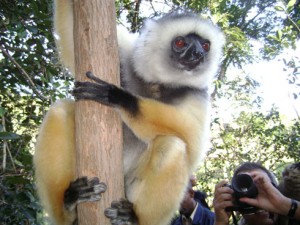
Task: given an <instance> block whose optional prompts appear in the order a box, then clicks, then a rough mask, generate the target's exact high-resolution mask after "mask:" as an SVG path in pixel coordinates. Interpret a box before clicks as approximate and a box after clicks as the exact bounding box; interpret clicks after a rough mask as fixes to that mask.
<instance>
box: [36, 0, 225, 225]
mask: <svg viewBox="0 0 300 225" xmlns="http://www.w3.org/2000/svg"><path fill="white" fill-rule="evenodd" d="M72 12H73V11H72V1H71V0H70V1H60V0H56V1H55V20H54V24H55V32H56V34H57V35H58V36H59V39H58V40H57V45H58V49H59V51H60V56H61V59H62V61H63V63H64V65H65V66H67V67H68V68H69V69H70V70H71V72H74V49H73V48H74V47H73V46H74V41H73V30H72V28H73V14H72ZM190 33H194V34H197V35H199V36H201V37H202V38H205V39H208V40H209V41H210V43H211V47H210V51H209V53H208V55H207V58H206V60H205V62H204V63H202V64H201V65H200V66H198V67H197V68H196V69H193V70H190V71H184V70H179V69H175V68H173V67H171V66H170V64H169V63H168V60H169V58H170V57H169V55H168V52H170V46H171V44H170V43H171V41H172V40H173V39H174V38H175V37H176V36H184V35H187V34H190ZM224 41H225V40H224V36H223V34H222V32H221V31H220V30H219V29H218V28H217V27H215V26H214V25H213V24H212V23H211V22H209V21H207V20H205V19H201V18H199V17H196V16H191V17H183V18H181V20H180V19H175V20H173V19H172V20H170V19H160V20H158V21H154V20H148V21H147V22H146V23H145V27H144V28H143V30H142V32H141V34H140V36H136V35H133V36H132V35H131V34H128V33H127V32H124V29H123V31H122V32H120V29H119V30H118V42H119V49H120V61H121V65H122V66H121V70H122V82H123V85H124V88H125V89H127V90H128V91H130V92H131V93H133V94H135V95H139V96H142V97H141V98H139V102H138V107H139V116H134V115H131V114H130V113H128V112H126V111H125V110H122V109H121V110H120V115H121V117H122V119H123V121H124V123H125V124H126V125H125V124H124V176H125V184H126V197H127V198H128V200H129V201H131V202H132V203H133V205H134V211H135V213H136V215H137V217H138V220H139V224H140V225H167V224H168V223H169V222H170V219H171V218H172V216H173V215H174V213H175V211H176V210H177V209H178V208H179V205H180V202H181V199H182V198H183V195H184V191H185V188H186V185H187V182H188V180H189V176H190V174H191V173H192V172H193V171H194V170H195V168H196V167H197V165H198V163H199V160H200V159H201V158H203V157H204V155H205V152H206V146H205V142H206V141H207V139H208V133H209V132H208V129H209V122H210V119H209V108H210V104H209V100H208V98H207V97H205V94H204V92H205V89H206V88H207V87H208V85H209V84H210V82H211V80H212V79H213V77H214V75H215V73H216V72H217V69H218V64H219V59H220V57H221V54H222V46H223V45H224ZM140 84H142V85H143V86H142V87H141V86H140ZM161 85H165V86H166V87H170V88H178V87H187V88H188V89H193V90H194V89H197V90H198V91H197V92H193V91H191V92H188V93H187V94H185V95H183V96H180V97H179V98H175V99H174V101H173V100H172V101H171V102H170V104H168V103H163V102H161V101H160V95H161V94H162V93H161V92H160V87H161ZM202 91H203V93H202ZM194 93H195V94H194ZM199 93H200V94H199ZM151 98H152V99H151ZM73 110H74V103H73V102H72V101H70V100H61V101H60V102H59V103H56V104H55V105H53V106H52V108H51V109H50V110H49V112H48V115H47V116H46V118H45V120H44V122H43V125H42V127H41V129H40V133H39V137H38V141H37V145H36V153H35V156H34V163H35V168H36V180H37V187H38V191H39V195H40V198H41V201H42V203H43V204H44V205H45V207H46V210H47V211H48V213H49V214H50V216H51V217H52V218H53V220H54V221H55V223H56V224H58V225H60V224H71V223H72V220H71V219H70V218H72V219H73V218H74V216H75V214H74V212H73V211H72V212H68V211H66V210H65V208H64V204H63V195H64V191H65V190H66V189H67V185H68V184H69V183H70V182H71V181H72V180H74V179H75V177H74V172H73V170H74V167H75V159H74V154H73V151H74V149H73V148H74V135H73V134H74V130H73V129H74V111H73ZM66 133H67V134H66ZM99 135H101V134H99ZM63 139H64V140H63ZM60 143H62V144H60ZM65 157H68V158H69V159H68V160H67V161H65ZM60 164H62V165H60ZM47 174H51V176H47ZM58 187H59V188H58ZM99 213H101V212H99Z"/></svg>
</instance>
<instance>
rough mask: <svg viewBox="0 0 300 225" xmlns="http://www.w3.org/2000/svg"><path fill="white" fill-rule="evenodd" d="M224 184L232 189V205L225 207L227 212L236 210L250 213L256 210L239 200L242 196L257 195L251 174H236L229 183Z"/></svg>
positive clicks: (250, 196) (252, 196) (254, 196)
mask: <svg viewBox="0 0 300 225" xmlns="http://www.w3.org/2000/svg"><path fill="white" fill-rule="evenodd" d="M226 186H228V187H230V188H231V189H232V190H233V191H234V192H233V197H234V206H231V207H227V208H226V211H227V212H232V211H238V212H240V213H242V214H250V213H254V212H256V211H257V210H258V208H256V207H254V206H251V205H248V204H246V203H243V202H240V201H239V199H240V198H242V197H247V198H256V197H257V195H258V190H257V187H256V185H255V183H254V182H253V179H252V177H251V176H249V175H248V174H238V175H236V176H234V177H233V178H232V181H231V185H226Z"/></svg>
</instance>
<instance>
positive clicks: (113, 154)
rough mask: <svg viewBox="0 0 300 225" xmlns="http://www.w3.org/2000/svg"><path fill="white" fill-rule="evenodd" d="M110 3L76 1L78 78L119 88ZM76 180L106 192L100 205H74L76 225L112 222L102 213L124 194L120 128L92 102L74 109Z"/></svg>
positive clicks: (116, 118)
mask: <svg viewBox="0 0 300 225" xmlns="http://www.w3.org/2000/svg"><path fill="white" fill-rule="evenodd" d="M116 36H117V35H116V19H115V6H114V1H107V0H89V1H83V0H82V1H80V0H74V45H75V46H74V47H75V71H76V72H75V73H76V76H75V78H76V80H80V81H83V80H86V78H85V73H86V72H87V71H92V72H93V73H94V74H95V75H96V76H97V75H98V76H100V78H101V79H103V80H105V81H108V82H111V83H114V84H119V56H118V49H117V38H116ZM75 123H76V150H77V153H76V154H77V174H78V176H79V177H80V176H88V177H94V176H96V177H99V179H100V181H102V182H105V183H106V184H107V191H106V192H105V193H104V194H103V195H102V198H101V200H100V201H98V202H93V203H86V204H81V205H79V207H78V222H79V224H80V225H83V224H87V225H91V224H95V225H99V224H101V225H105V224H107V225H108V224H110V223H109V220H108V219H106V217H105V216H104V213H103V212H104V209H105V208H107V207H109V206H110V203H111V201H112V200H116V199H119V198H121V197H122V196H124V184H123V180H124V178H123V163H122V162H123V161H122V136H121V135H122V129H121V122H120V118H119V116H118V115H117V113H116V112H115V111H113V109H112V108H109V107H107V106H104V105H101V104H99V103H96V102H92V101H79V102H77V103H76V106H75Z"/></svg>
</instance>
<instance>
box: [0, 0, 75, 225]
mask: <svg viewBox="0 0 300 225" xmlns="http://www.w3.org/2000/svg"><path fill="white" fill-rule="evenodd" d="M50 3H51V1H48V0H43V1H32V0H31V1H29V0H13V1H10V0H3V1H0V19H1V21H0V53H1V54H0V121H1V124H0V146H1V154H0V160H1V165H0V209H1V210H0V223H1V224H41V222H39V218H40V217H41V216H40V214H41V208H40V206H39V204H38V200H37V197H36V193H35V187H34V182H33V165H32V153H33V146H34V140H35V136H36V134H37V129H38V126H39V125H40V123H41V120H42V117H43V114H44V112H45V111H46V110H47V109H48V107H49V105H50V103H51V102H53V101H54V100H55V99H57V98H62V97H64V96H65V95H66V94H65V92H66V90H67V89H68V86H69V84H68V80H65V81H64V79H62V78H63V73H62V72H60V69H59V66H58V64H57V59H56V57H55V54H56V53H55V51H54V39H53V35H52V19H51V17H52V10H51V7H50V5H51V4H50Z"/></svg>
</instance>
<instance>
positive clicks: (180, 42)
mask: <svg viewBox="0 0 300 225" xmlns="http://www.w3.org/2000/svg"><path fill="white" fill-rule="evenodd" d="M175 45H176V47H177V48H183V47H184V46H185V41H184V39H183V38H180V39H177V40H175Z"/></svg>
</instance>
